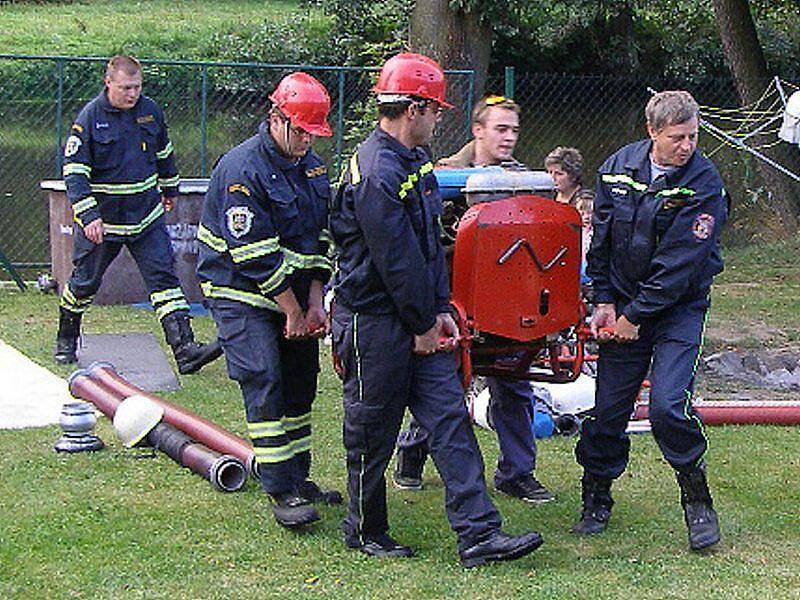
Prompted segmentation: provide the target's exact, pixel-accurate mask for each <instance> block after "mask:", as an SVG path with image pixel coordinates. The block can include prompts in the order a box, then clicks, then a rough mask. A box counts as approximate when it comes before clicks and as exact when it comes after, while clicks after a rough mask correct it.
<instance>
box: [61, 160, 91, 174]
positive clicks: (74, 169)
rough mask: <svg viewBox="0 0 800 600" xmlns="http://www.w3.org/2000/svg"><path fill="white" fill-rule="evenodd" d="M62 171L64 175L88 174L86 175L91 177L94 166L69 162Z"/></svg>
mask: <svg viewBox="0 0 800 600" xmlns="http://www.w3.org/2000/svg"><path fill="white" fill-rule="evenodd" d="M61 172H62V173H63V175H64V177H67V176H68V175H86V177H89V176H90V175H91V174H92V167H91V166H90V165H85V164H83V163H67V164H65V165H64V168H63V169H62V170H61Z"/></svg>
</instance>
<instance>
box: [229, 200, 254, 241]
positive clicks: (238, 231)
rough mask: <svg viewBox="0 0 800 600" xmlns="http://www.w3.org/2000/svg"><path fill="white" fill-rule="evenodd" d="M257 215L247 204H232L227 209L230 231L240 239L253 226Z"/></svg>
mask: <svg viewBox="0 0 800 600" xmlns="http://www.w3.org/2000/svg"><path fill="white" fill-rule="evenodd" d="M254 216H255V215H254V214H253V212H252V211H251V210H250V209H249V208H248V207H247V206H231V207H230V208H229V209H228V210H226V211H225V217H226V220H227V223H228V231H230V232H231V235H232V236H233V237H235V238H236V239H239V238H240V237H242V236H243V235H247V233H248V232H249V231H250V229H252V227H253V217H254Z"/></svg>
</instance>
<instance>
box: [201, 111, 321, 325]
mask: <svg viewBox="0 0 800 600" xmlns="http://www.w3.org/2000/svg"><path fill="white" fill-rule="evenodd" d="M330 197H331V192H330V183H329V181H328V175H327V170H326V168H325V165H324V164H323V163H322V159H320V157H319V156H318V155H317V154H316V153H315V152H313V151H311V150H309V152H308V153H307V154H306V155H305V156H304V157H303V158H301V159H300V160H299V161H296V162H295V161H292V160H289V159H287V158H285V157H284V156H283V155H281V154H280V153H279V152H278V150H277V148H276V146H275V142H274V140H273V139H272V136H271V135H270V134H269V129H268V127H267V125H266V123H262V124H261V126H260V127H259V130H258V134H257V135H255V136H253V137H251V138H250V139H249V140H246V141H245V142H243V143H241V144H239V145H238V146H236V147H235V148H233V149H232V150H231V151H229V152H228V153H227V154H226V155H225V156H223V157H222V159H220V161H219V163H218V164H217V166H216V167H215V168H214V171H213V173H212V174H211V180H210V181H209V183H208V191H207V192H206V197H205V202H204V204H203V216H202V218H201V219H200V224H199V226H198V232H197V239H198V240H199V241H200V242H201V244H200V251H199V257H198V265H197V274H198V277H199V279H200V285H201V288H202V289H203V293H204V294H205V296H206V297H209V298H225V299H228V300H235V301H238V302H243V303H245V304H250V305H252V306H257V307H262V308H268V309H271V310H275V311H279V310H280V308H279V306H278V304H277V302H275V300H274V297H275V296H276V295H278V294H280V293H281V292H283V291H284V290H286V289H287V288H289V287H290V286H291V288H292V291H293V292H294V293H295V295H296V296H297V301H298V302H299V303H300V305H301V306H302V307H303V308H304V309H305V308H307V307H308V289H309V286H310V283H311V280H312V279H317V280H319V281H321V282H323V283H324V282H326V281H327V280H328V279H329V277H330V273H331V271H332V267H333V263H332V259H331V256H332V254H333V247H332V243H331V242H330V235H329V234H328V231H327V229H326V228H325V227H326V225H327V218H328V204H329V202H330Z"/></svg>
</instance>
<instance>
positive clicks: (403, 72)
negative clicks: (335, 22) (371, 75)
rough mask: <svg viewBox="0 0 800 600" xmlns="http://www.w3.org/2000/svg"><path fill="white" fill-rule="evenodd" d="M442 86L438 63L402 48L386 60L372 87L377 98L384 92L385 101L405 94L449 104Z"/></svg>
mask: <svg viewBox="0 0 800 600" xmlns="http://www.w3.org/2000/svg"><path fill="white" fill-rule="evenodd" d="M446 87H447V81H446V80H445V77H444V71H442V68H441V67H440V66H439V63H437V62H436V61H435V60H433V59H432V58H428V57H427V56H423V55H422V54H413V53H411V52H403V53H402V54H398V55H397V56H393V57H392V58H390V59H389V60H387V61H386V63H385V64H384V65H383V68H382V69H381V74H380V75H379V76H378V83H376V84H375V87H374V88H373V89H372V91H373V92H375V93H376V94H378V102H381V101H382V99H381V96H384V95H385V96H388V97H387V98H386V99H385V100H383V102H387V103H388V102H397V101H398V99H403V98H397V97H398V96H400V97H403V96H407V97H416V98H423V99H425V100H435V101H436V102H438V103H439V104H440V105H441V106H442V107H444V108H453V105H452V104H449V103H448V102H446V101H445V99H444V93H445V89H446ZM408 99H410V98H408Z"/></svg>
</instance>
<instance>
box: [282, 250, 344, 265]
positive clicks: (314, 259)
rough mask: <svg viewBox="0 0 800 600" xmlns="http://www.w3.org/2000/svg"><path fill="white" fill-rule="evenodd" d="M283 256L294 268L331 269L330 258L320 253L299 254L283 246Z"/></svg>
mask: <svg viewBox="0 0 800 600" xmlns="http://www.w3.org/2000/svg"><path fill="white" fill-rule="evenodd" d="M283 257H284V260H285V261H286V262H288V263H289V264H290V265H291V266H292V270H294V269H328V270H333V263H332V262H331V259H330V258H328V257H326V256H323V255H321V254H300V253H299V252H295V251H294V250H289V249H288V248H283Z"/></svg>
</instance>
